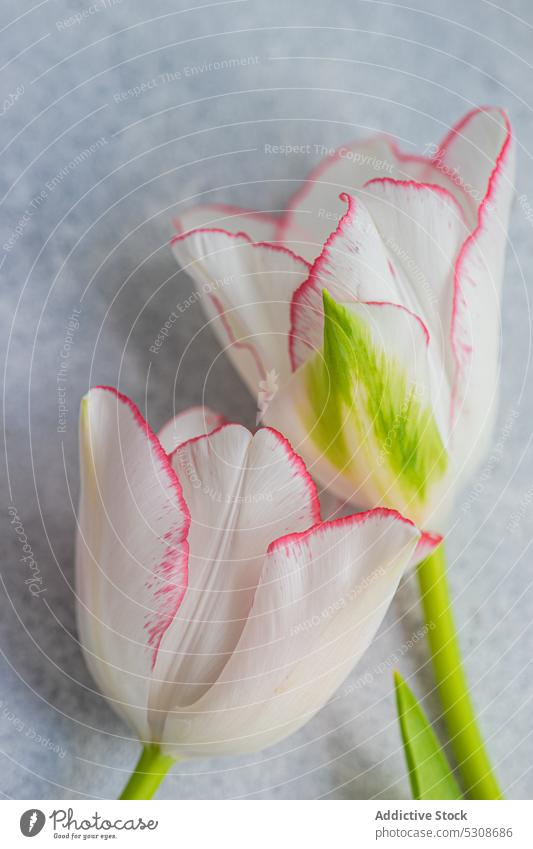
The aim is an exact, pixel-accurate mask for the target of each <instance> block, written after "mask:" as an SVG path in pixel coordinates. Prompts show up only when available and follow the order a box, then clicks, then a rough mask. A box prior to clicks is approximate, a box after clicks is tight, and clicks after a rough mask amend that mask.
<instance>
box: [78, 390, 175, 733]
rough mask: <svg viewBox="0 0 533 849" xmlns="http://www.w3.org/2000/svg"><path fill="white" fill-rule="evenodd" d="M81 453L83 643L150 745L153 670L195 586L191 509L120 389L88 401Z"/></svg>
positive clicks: (118, 705) (108, 690)
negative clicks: (190, 575)
mask: <svg viewBox="0 0 533 849" xmlns="http://www.w3.org/2000/svg"><path fill="white" fill-rule="evenodd" d="M80 453H81V495H80V507H79V523H78V538H77V546H76V588H77V600H78V604H77V614H78V624H79V631H80V639H81V643H82V646H83V648H84V653H85V658H86V661H87V664H88V666H89V668H90V670H91V672H92V673H93V675H94V677H95V679H96V681H97V683H98V684H99V686H100V687H101V689H102V691H103V693H104V695H105V696H106V697H107V698H108V699H109V700H110V701H111V704H112V705H113V707H114V708H115V709H116V710H117V711H118V712H119V713H120V714H121V715H122V716H123V717H124V718H126V719H128V720H129V721H130V723H131V724H132V725H133V726H134V728H135V729H136V731H137V733H138V734H139V736H140V737H141V739H143V740H146V739H150V737H149V732H148V726H147V712H146V709H147V703H148V690H149V686H150V675H151V671H152V668H153V665H154V663H155V660H156V657H157V652H158V649H159V644H160V642H161V639H162V637H163V635H164V633H165V631H166V629H167V628H168V626H169V625H170V623H171V621H172V619H173V617H174V614H175V612H176V610H177V608H178V606H179V604H180V602H181V599H182V597H183V594H184V592H185V588H186V584H187V530H188V526H189V513H188V510H187V507H186V505H185V502H184V501H183V495H182V491H181V487H180V484H179V482H178V480H177V477H176V474H175V472H174V471H173V469H172V467H171V465H170V462H169V460H168V457H167V455H166V454H165V453H164V451H163V449H162V448H161V446H160V444H159V442H158V440H157V438H156V437H155V436H154V434H153V433H152V432H151V431H150V429H149V428H148V425H147V424H146V422H145V421H144V419H143V418H142V416H141V415H140V413H139V411H138V410H137V408H136V407H135V406H134V404H132V403H131V401H129V400H128V399H127V398H126V397H124V396H123V395H120V394H119V393H118V392H116V391H115V390H112V389H106V388H97V389H92V390H91V391H90V392H89V394H88V395H87V396H86V397H85V399H84V400H83V402H82V409H81V418H80Z"/></svg>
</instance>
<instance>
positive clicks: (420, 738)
mask: <svg viewBox="0 0 533 849" xmlns="http://www.w3.org/2000/svg"><path fill="white" fill-rule="evenodd" d="M394 684H395V687H396V704H397V707H398V719H399V721H400V729H401V732H402V740H403V746H404V751H405V759H406V761H407V768H408V770H409V779H410V782H411V791H412V794H413V799H462V794H461V791H460V790H459V786H458V784H457V782H456V780H455V778H454V776H453V773H452V771H451V770H450V767H449V766H448V762H447V760H446V757H445V755H444V752H443V751H442V749H441V747H440V745H439V742H438V740H437V738H436V736H435V734H434V732H433V729H432V727H431V725H430V724H429V722H428V720H427V719H426V716H425V714H424V712H423V710H422V708H421V707H420V705H419V704H418V702H417V700H416V699H415V697H414V695H413V693H412V692H411V690H410V689H409V687H408V686H407V684H406V683H405V681H404V680H403V678H402V677H401V675H400V674H399V673H398V672H395V673H394Z"/></svg>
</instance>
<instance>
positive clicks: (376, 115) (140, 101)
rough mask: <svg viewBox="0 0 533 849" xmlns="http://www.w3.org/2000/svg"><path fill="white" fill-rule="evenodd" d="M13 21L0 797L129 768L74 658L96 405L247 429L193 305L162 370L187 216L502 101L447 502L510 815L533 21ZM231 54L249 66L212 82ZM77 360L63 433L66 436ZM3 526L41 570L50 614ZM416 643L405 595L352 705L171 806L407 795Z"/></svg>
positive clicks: (116, 5)
mask: <svg viewBox="0 0 533 849" xmlns="http://www.w3.org/2000/svg"><path fill="white" fill-rule="evenodd" d="M80 13H82V14H81V18H80V17H78V18H73V17H72V16H73V15H75V14H77V15H79V14H80ZM1 25H2V27H3V28H2V29H1V30H0V45H1V57H2V65H3V67H2V69H1V78H2V89H1V96H2V97H3V98H6V100H5V101H4V104H3V106H2V110H1V115H0V128H1V130H2V132H1V134H0V147H1V148H2V154H1V156H2V158H1V162H2V167H1V170H0V183H1V192H2V220H1V239H0V246H1V251H0V263H1V266H0V274H1V285H2V289H1V292H2V295H1V298H2V300H1V308H0V345H1V349H2V355H3V360H4V361H5V371H4V372H3V376H4V385H3V402H4V411H5V438H6V451H5V454H4V453H3V456H2V463H3V466H4V468H3V472H2V477H1V486H2V509H1V511H0V517H1V520H2V533H1V535H0V552H1V556H0V563H1V569H2V586H1V587H0V590H1V613H0V639H1V648H2V658H0V790H1V793H2V794H3V795H4V796H5V797H12V798H13V797H14V798H42V799H47V798H69V797H73V798H84V797H106V798H107V797H110V798H113V797H114V796H116V794H117V793H118V792H119V791H120V789H121V787H122V785H123V783H124V781H125V778H126V776H127V773H128V771H129V770H130V769H131V766H132V765H133V763H134V761H135V759H136V757H137V753H138V746H137V743H136V742H135V741H134V740H132V739H131V737H130V734H129V732H128V729H127V728H126V727H125V726H123V725H122V724H121V722H120V721H119V720H118V719H117V718H116V717H115V715H114V714H113V713H112V711H111V710H110V708H109V707H108V706H107V705H106V702H105V701H104V700H103V698H102V697H101V696H100V695H99V694H98V693H97V692H96V691H95V688H94V685H93V682H92V680H91V678H90V676H89V674H88V671H87V669H86V668H85V665H84V663H83V660H82V657H81V653H80V650H79V646H78V644H77V640H76V629H75V621H74V601H73V592H72V572H73V534H74V515H73V503H74V504H75V502H76V498H77V488H78V471H77V429H76V418H77V407H78V403H79V400H80V397H81V395H82V394H83V393H84V392H85V391H86V389H87V387H89V386H90V385H91V384H95V383H111V384H115V385H118V386H119V387H120V388H121V389H122V390H123V391H124V392H126V393H128V394H129V395H130V396H131V397H132V398H134V399H135V401H136V402H137V403H138V404H139V405H140V407H141V409H143V411H145V412H146V414H147V416H148V418H149V419H150V421H151V422H152V423H153V424H154V426H159V425H160V424H162V423H163V422H164V421H165V419H166V418H167V417H168V416H169V415H170V414H171V412H172V410H173V409H174V408H175V409H181V408H182V407H185V406H187V405H188V404H191V403H199V402H201V401H202V398H203V397H205V399H206V400H207V401H208V403H209V404H211V405H212V406H213V407H215V408H218V409H220V410H222V411H223V412H224V413H226V414H231V415H232V416H233V417H238V418H239V419H240V420H241V421H243V422H244V423H248V424H249V425H252V424H253V421H254V416H255V409H254V407H255V405H254V402H253V400H252V399H251V398H249V397H248V395H247V393H246V391H245V389H244V388H243V386H242V385H241V384H240V383H239V381H238V379H237V377H236V375H235V374H234V372H233V371H232V369H231V367H230V365H229V363H228V362H227V361H226V360H225V359H223V358H222V357H219V356H218V353H219V349H218V346H217V344H216V342H215V340H214V338H213V337H212V336H211V335H210V333H209V332H208V331H207V330H202V329H201V328H202V325H203V319H202V315H201V313H200V309H199V307H198V305H195V306H192V307H191V308H190V309H189V310H188V311H187V312H186V315H184V316H183V318H182V319H181V320H180V321H178V322H177V324H176V325H175V327H174V329H173V331H172V334H171V336H170V337H169V339H168V340H167V342H166V343H165V345H164V347H163V349H162V351H161V353H160V354H159V355H157V356H154V355H153V354H152V353H150V351H149V346H150V345H151V344H152V341H153V339H154V338H155V336H156V335H157V333H158V331H159V328H160V326H161V325H162V324H163V323H164V321H165V320H166V317H167V315H168V314H169V312H171V310H172V309H173V308H174V305H175V303H176V302H177V301H178V300H180V299H183V298H185V297H186V296H187V293H188V292H190V291H191V288H192V284H191V283H190V281H189V280H188V279H187V278H186V277H185V276H184V275H183V274H178V273H177V268H176V266H175V262H174V259H173V257H172V255H171V252H170V249H169V247H168V240H169V237H170V235H171V225H170V219H171V217H172V215H173V214H175V213H176V212H177V211H178V210H179V209H180V208H182V207H183V205H185V204H188V203H190V202H191V201H194V199H195V198H196V199H202V200H225V201H228V202H231V203H236V204H243V205H248V206H258V207H259V208H262V209H267V210H279V209H281V208H282V207H283V205H284V203H285V202H286V200H287V198H288V197H289V195H290V194H291V192H292V191H293V190H294V188H295V186H296V184H297V181H298V180H300V179H301V178H302V177H303V175H304V174H305V172H306V171H307V170H308V169H309V167H310V166H311V165H312V164H314V161H315V160H316V157H315V156H314V155H312V156H306V155H298V156H292V157H283V156H275V155H268V154H266V153H265V144H300V143H308V142H311V143H312V144H315V143H317V144H322V143H324V144H326V145H328V146H329V145H337V144H339V143H340V142H342V141H344V140H346V139H350V138H351V137H353V136H357V135H362V134H364V133H367V132H369V131H373V130H376V129H386V130H389V131H390V132H392V133H394V134H396V135H397V136H398V138H399V139H400V140H401V143H402V144H403V145H404V146H405V148H406V149H407V150H409V151H419V152H421V151H422V150H423V149H424V147H425V146H426V145H427V144H428V143H429V142H433V141H435V140H436V139H438V138H440V136H442V135H443V133H444V132H445V130H446V128H447V127H448V126H449V125H450V123H452V122H453V121H454V120H456V119H457V117H458V116H460V115H461V114H462V113H463V112H464V111H466V110H467V109H469V108H470V107H471V106H473V105H476V104H480V103H498V104H502V105H504V106H505V107H506V108H507V109H508V111H509V113H510V116H511V118H512V121H513V124H514V127H515V131H516V138H517V142H518V152H519V170H518V176H517V198H518V197H521V196H525V199H526V200H525V201H524V200H522V201H520V202H518V201H517V202H516V204H515V208H514V210H513V220H512V228H511V233H510V245H509V256H508V264H507V273H506V281H505V289H504V310H503V319H504V321H503V334H504V335H503V380H502V393H501V407H500V417H499V423H498V428H497V432H496V434H495V437H494V446H495V448H494V454H493V458H492V460H490V461H488V463H487V465H486V466H485V468H484V469H481V470H480V472H479V474H478V476H477V477H476V479H474V480H473V481H472V483H471V485H470V486H469V487H468V488H467V490H466V491H465V493H464V494H463V495H462V497H461V499H460V501H459V503H458V504H457V508H456V512H455V517H454V523H453V528H452V531H451V533H450V539H449V551H450V571H451V582H452V586H453V592H454V596H455V605H456V607H455V609H456V615H457V619H458V622H459V623H460V628H461V630H460V637H461V643H462V646H463V649H464V653H465V657H466V665H467V668H468V673H469V676H470V680H471V684H472V690H473V693H474V697H475V701H476V705H477V708H478V710H479V716H480V722H481V725H482V728H483V731H484V734H485V736H486V738H487V741H488V746H489V749H490V751H491V754H492V758H493V760H494V763H495V765H496V768H497V770H498V773H499V775H500V776H501V780H502V783H503V786H504V788H505V791H506V793H507V794H508V795H509V796H510V797H516V798H528V797H529V798H531V794H532V792H533V774H532V767H531V756H530V754H531V732H532V730H533V711H532V709H531V698H532V695H533V681H532V675H531V672H532V665H531V659H532V650H531V649H532V642H531V638H532V620H533V590H532V585H531V582H532V576H533V573H532V565H531V564H532V560H533V553H532V552H531V549H530V543H531V536H532V535H531V527H532V525H531V521H532V516H533V503H532V502H533V480H532V457H531V453H532V452H531V444H530V442H531V432H532V428H531V422H532V421H533V395H532V393H531V364H530V354H531V348H530V343H531V334H530V330H531V320H530V310H529V296H530V291H531V266H532V262H533V212H532V213H531V214H529V215H528V207H527V205H526V204H527V203H530V204H531V207H533V168H532V167H531V148H532V143H533V122H532V114H531V107H532V103H533V94H532V86H531V79H532V73H533V71H532V64H533V8H532V7H531V4H530V3H528V2H527V0H515V2H507V3H504V4H503V8H501V9H499V8H498V7H497V5H496V4H492V3H489V2H483V1H482V0H472V2H469V3H465V2H463V0H449V2H446V3H441V2H436V1H435V2H430V3H423V2H422V0H412V2H411V3H410V4H409V7H407V6H402V5H401V4H400V3H395V2H379V0H376V2H360V0H329V1H328V2H327V3H318V2H317V3H310V2H304V0H291V2H290V3H289V2H287V0H268V2H265V0H244V2H216V3H211V4H205V3H201V2H194V0H176V2H174V3H172V2H170V0H156V2H153V3H150V4H146V3H141V2H140V0H121V2H120V1H119V0H115V2H113V0H105V2H104V0H80V2H79V3H77V4H72V3H67V2H47V0H44V2H40V3H34V4H33V5H30V3H22V4H21V3H18V2H17V3H15V2H14V0H9V2H4V3H3V4H2V21H1ZM246 57H248V58H246ZM223 59H227V60H235V59H238V60H241V59H245V61H244V62H239V63H238V66H237V67H223V68H221V69H219V70H216V69H215V68H211V69H210V68H209V63H215V62H220V61H221V60H223ZM206 63H207V67H206ZM227 64H229V65H235V63H234V62H229V63H227ZM194 67H196V71H194V70H193V69H194ZM152 80H156V81H157V82H156V83H155V84H151V85H150V87H148V84H149V83H150V81H152ZM143 83H144V84H145V90H144V91H141V93H140V94H138V95H136V94H135V93H132V92H131V91H129V90H132V89H133V88H134V87H135V86H137V87H141V88H142V84H143ZM9 95H12V97H11V98H9ZM87 149H88V150H89V153H88V154H87V153H85V154H82V152H83V151H85V150H87ZM6 245H7V247H6ZM74 309H76V310H79V311H80V313H79V316H78V317H79V328H77V329H75V330H74V332H73V334H72V339H71V340H69V339H67V333H68V325H69V317H70V316H71V315H72V311H73V310H74ZM76 315H77V314H76ZM66 339H67V343H68V342H69V341H70V342H71V344H70V345H69V346H68V348H67V349H65V347H64V346H65V340H66ZM64 350H68V356H67V357H66V358H65V357H62V352H63V351H64ZM4 358H5V359H4ZM180 358H182V359H181V361H180ZM62 362H66V363H67V368H66V404H67V407H68V411H67V413H66V416H65V422H64V424H65V427H64V432H58V413H59V411H58V393H57V374H58V372H59V370H60V367H61V363H62ZM180 362H181V364H180ZM179 364H180V366H179V369H178V365H179ZM211 366H212V368H211ZM208 371H209V375H208V378H207V380H206V379H205V378H206V375H207V373H208ZM10 507H11V508H12V509H15V510H16V511H17V515H18V516H19V518H20V521H21V523H22V526H23V528H24V532H25V533H26V535H27V539H28V541H29V544H30V545H31V549H32V552H33V555H34V557H35V560H36V562H37V564H38V568H39V570H40V575H41V577H42V587H43V589H45V590H46V592H43V593H42V594H41V596H40V597H38V598H34V597H32V595H31V593H30V592H29V591H28V586H27V585H26V584H25V580H26V578H27V577H28V575H27V568H26V566H25V564H24V563H23V562H21V559H20V558H21V556H22V552H21V548H20V544H19V541H18V539H17V535H16V533H15V532H14V528H13V525H12V524H11V523H10V522H11V518H12V516H13V514H12V513H9V508H10ZM513 516H514V519H513ZM421 624H422V619H421V612H420V609H419V606H418V602H417V594H416V587H415V583H414V580H413V578H412V577H411V578H407V579H406V580H405V581H404V583H403V586H402V588H401V591H400V593H399V595H398V597H397V599H396V600H395V603H394V605H393V607H392V609H391V610H390V611H389V614H388V616H387V618H386V620H385V622H384V624H383V627H382V629H381V631H380V634H379V636H378V638H377V639H376V641H375V643H374V644H373V646H372V648H371V650H370V651H369V652H368V654H367V655H366V657H365V659H364V660H363V662H362V664H361V665H360V666H359V668H358V669H357V670H356V671H355V672H354V674H353V676H352V679H351V684H352V685H354V686H352V687H349V686H348V687H344V688H343V689H341V691H340V692H339V693H338V694H337V696H336V697H335V698H334V699H333V700H332V701H331V703H330V704H329V705H328V706H327V707H326V709H325V710H323V711H322V713H321V714H320V715H319V716H317V717H316V718H315V719H314V720H313V721H312V722H310V723H309V724H308V725H307V726H306V727H305V728H304V729H303V730H302V731H301V732H300V733H298V734H297V735H296V736H294V737H292V738H291V739H289V740H287V741H286V742H285V743H283V744H281V745H278V746H277V747H275V748H273V749H272V750H269V751H267V752H265V753H263V754H262V755H260V756H256V757H248V758H239V759H228V760H216V761H208V762H195V763H190V764H187V765H184V766H176V767H175V770H174V774H173V775H172V776H171V777H169V778H168V780H167V781H166V782H165V783H164V785H163V786H162V788H161V790H160V791H159V797H160V798H180V797H181V798H235V797H250V798H265V799H266V798H298V799H300V798H301V799H305V798H317V797H320V798H340V799H343V798H353V797H354V796H355V797H362V798H370V797H376V796H377V797H389V798H406V797H408V796H409V788H408V783H407V779H406V771H405V766H404V762H403V756H402V752H401V749H400V743H399V736H398V730H397V726H396V721H395V711H394V701H393V695H392V688H391V675H390V667H391V666H392V665H397V666H399V668H400V669H401V670H402V671H403V673H404V675H406V676H411V675H414V676H415V677H414V678H413V679H412V683H413V686H414V688H415V691H416V693H417V694H418V695H419V696H420V697H421V698H423V701H424V705H425V707H426V709H427V711H428V713H429V714H430V716H431V718H432V719H433V720H434V721H435V723H436V727H437V729H438V730H439V731H442V726H441V723H440V720H439V706H438V702H437V700H436V697H435V694H434V692H433V691H432V677H431V672H430V670H429V668H428V665H427V654H426V647H425V645H424V641H423V640H421V639H417V637H416V634H417V632H418V630H419V628H420V627H421ZM402 647H403V648H402ZM395 654H396V658H395ZM383 669H385V671H382V670H383ZM366 673H368V674H366ZM365 674H366V677H365V679H364V680H365V681H366V682H367V683H366V684H365V685H364V686H359V687H358V686H355V685H356V684H357V682H358V681H360V680H361V676H363V675H365Z"/></svg>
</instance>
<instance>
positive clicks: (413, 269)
mask: <svg viewBox="0 0 533 849" xmlns="http://www.w3.org/2000/svg"><path fill="white" fill-rule="evenodd" d="M359 196H360V197H361V198H362V199H363V202H364V204H365V206H366V207H367V209H368V211H369V213H370V215H371V216H372V219H373V221H374V224H375V225H376V227H377V230H378V232H379V234H380V236H381V238H382V240H383V243H384V247H385V250H386V252H387V260H388V264H389V268H391V269H392V273H393V276H394V278H395V281H396V284H397V297H396V298H394V301H395V303H399V304H402V305H403V306H404V307H407V309H409V310H411V312H414V313H416V314H417V315H419V316H420V317H421V318H422V319H423V321H424V323H425V324H426V326H427V327H428V330H429V332H430V336H431V340H432V343H433V344H434V345H435V346H436V350H435V352H434V355H435V357H436V358H438V359H439V361H440V362H444V363H445V364H446V365H447V367H448V368H449V370H450V372H451V370H452V364H451V350H450V324H451V316H452V306H453V286H454V272H455V263H456V260H457V257H458V255H459V251H460V249H461V246H462V244H463V242H464V240H465V239H466V237H467V235H468V231H467V227H466V223H465V220H464V216H463V212H462V209H461V207H460V206H458V204H457V201H456V200H455V199H454V198H453V196H452V195H451V194H450V193H449V192H447V191H446V190H444V189H442V188H440V187H438V186H432V185H425V184H422V183H414V182H412V181H411V182H398V181H394V180H389V179H384V180H373V181H371V182H370V183H367V185H366V186H365V188H364V189H363V190H362V191H361V192H360V193H359ZM372 300H380V298H379V297H377V298H373V299H372ZM390 300H393V299H392V298H391V299H390ZM448 361H450V362H448Z"/></svg>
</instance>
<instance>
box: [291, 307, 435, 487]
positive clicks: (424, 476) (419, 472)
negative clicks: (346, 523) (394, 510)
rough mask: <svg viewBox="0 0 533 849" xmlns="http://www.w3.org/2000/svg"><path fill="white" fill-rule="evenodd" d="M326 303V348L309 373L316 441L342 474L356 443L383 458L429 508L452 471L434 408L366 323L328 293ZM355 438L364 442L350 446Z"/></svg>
mask: <svg viewBox="0 0 533 849" xmlns="http://www.w3.org/2000/svg"><path fill="white" fill-rule="evenodd" d="M323 298H324V345H323V349H322V352H321V354H318V355H316V356H315V357H313V358H312V359H311V360H310V361H309V362H308V364H307V366H306V367H305V368H306V375H305V377H306V389H307V394H308V398H309V401H310V404H311V408H312V411H313V422H312V426H311V427H310V431H311V433H312V437H313V439H314V441H315V442H316V444H317V446H318V447H319V448H320V450H321V451H322V452H323V453H324V454H325V456H326V457H327V458H328V459H329V460H330V462H331V463H333V465H334V466H336V467H337V468H339V469H341V470H346V469H347V467H348V466H349V465H350V463H351V459H352V458H351V452H352V449H351V448H350V444H352V445H353V444H354V442H355V443H356V444H357V445H358V448H359V450H361V449H363V450H366V451H374V452H376V450H377V451H378V452H380V451H382V456H383V458H384V461H385V462H386V463H387V464H388V465H389V467H390V470H391V471H392V472H393V473H394V475H395V476H396V477H397V479H398V484H399V486H400V488H401V489H402V491H403V492H404V493H405V494H406V495H407V496H409V497H414V498H417V499H418V500H420V501H424V500H425V498H426V495H427V490H428V488H429V487H430V486H431V484H433V483H434V482H435V481H437V480H439V479H440V478H441V477H442V475H443V474H444V472H445V471H446V465H447V454H446V449H445V448H444V445H443V443H442V439H441V437H440V433H439V430H438V428H437V424H436V422H435V419H434V417H433V412H432V410H431V407H429V406H428V405H424V404H423V403H422V402H421V400H420V399H419V398H418V397H417V393H416V387H415V386H414V385H413V384H412V383H411V382H410V381H409V378H408V375H407V373H406V372H405V370H404V369H403V368H402V366H401V365H399V363H398V362H397V361H396V360H395V359H394V358H392V357H390V356H387V354H386V352H385V351H384V350H383V349H381V348H379V347H377V346H376V344H375V342H374V340H373V337H372V333H371V330H370V328H369V326H368V324H367V323H366V322H365V320H364V319H363V318H361V316H359V315H357V314H355V313H354V312H352V311H350V309H348V308H347V307H345V306H343V305H342V304H338V303H337V302H336V301H335V300H334V299H333V298H332V297H331V295H329V294H328V292H327V291H326V290H324V293H323ZM309 424H311V423H309ZM350 431H351V432H352V433H353V435H354V436H355V437H356V439H355V440H354V439H350V440H349V441H347V438H346V436H347V433H348V432H350ZM369 436H372V437H373V439H374V442H375V444H374V445H369V444H368V437H369Z"/></svg>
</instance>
